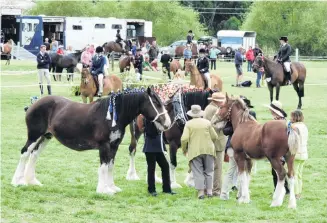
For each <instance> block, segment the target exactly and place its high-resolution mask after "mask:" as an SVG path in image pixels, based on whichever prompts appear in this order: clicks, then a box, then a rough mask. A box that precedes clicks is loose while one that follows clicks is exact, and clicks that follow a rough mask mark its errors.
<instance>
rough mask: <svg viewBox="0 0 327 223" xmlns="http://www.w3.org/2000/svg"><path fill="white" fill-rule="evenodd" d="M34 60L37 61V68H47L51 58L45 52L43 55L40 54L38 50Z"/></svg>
mask: <svg viewBox="0 0 327 223" xmlns="http://www.w3.org/2000/svg"><path fill="white" fill-rule="evenodd" d="M36 61H37V69H49V65H50V63H51V58H50V56H49V54H48V53H47V52H44V54H43V55H42V54H41V52H39V53H38V54H37V55H36Z"/></svg>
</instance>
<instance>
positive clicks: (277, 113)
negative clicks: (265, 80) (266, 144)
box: [265, 101, 290, 194]
mask: <svg viewBox="0 0 327 223" xmlns="http://www.w3.org/2000/svg"><path fill="white" fill-rule="evenodd" d="M265 107H268V108H269V110H270V112H271V114H272V116H273V119H274V120H286V117H287V114H286V112H285V111H284V110H283V105H282V103H281V102H279V101H273V102H271V104H270V105H265ZM285 127H286V124H285ZM280 161H281V163H282V165H283V166H284V165H285V158H284V157H281V159H280ZM271 174H272V175H273V180H274V188H275V189H276V185H277V180H278V178H277V174H276V171H275V170H274V169H271ZM284 187H285V190H286V194H289V192H290V191H289V189H288V184H287V181H286V180H285V184H284ZM275 189H274V190H275Z"/></svg>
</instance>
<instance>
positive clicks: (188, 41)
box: [186, 34, 194, 44]
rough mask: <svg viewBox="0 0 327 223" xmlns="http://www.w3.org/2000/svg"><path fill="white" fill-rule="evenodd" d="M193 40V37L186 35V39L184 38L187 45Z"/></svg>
mask: <svg viewBox="0 0 327 223" xmlns="http://www.w3.org/2000/svg"><path fill="white" fill-rule="evenodd" d="M193 38H194V36H193V35H190V34H188V35H187V37H186V40H187V43H188V44H190V43H192V40H193Z"/></svg>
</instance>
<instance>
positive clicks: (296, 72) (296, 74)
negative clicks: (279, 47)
mask: <svg viewBox="0 0 327 223" xmlns="http://www.w3.org/2000/svg"><path fill="white" fill-rule="evenodd" d="M261 67H264V69H265V75H266V76H265V77H266V80H267V82H268V83H267V85H268V89H269V92H270V102H272V101H273V96H274V95H273V94H274V87H276V100H277V101H278V99H279V91H280V86H284V85H285V83H286V79H285V75H284V69H283V66H282V65H281V64H280V63H277V62H275V61H273V60H270V59H268V58H266V57H263V56H257V57H256V58H255V61H254V63H253V65H252V68H253V72H257V71H258V69H259V68H261ZM291 72H292V75H291V79H292V84H293V87H294V90H295V91H296V93H297V95H298V97H299V103H298V106H297V108H298V109H301V108H302V99H301V98H302V97H304V82H305V78H306V75H307V71H306V68H305V66H304V65H303V64H302V63H299V62H292V64H291ZM268 80H269V81H268Z"/></svg>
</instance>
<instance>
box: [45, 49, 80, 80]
mask: <svg viewBox="0 0 327 223" xmlns="http://www.w3.org/2000/svg"><path fill="white" fill-rule="evenodd" d="M82 52H83V50H82V51H78V52H76V53H71V54H68V55H59V54H57V53H55V52H52V53H49V56H50V58H51V64H50V67H49V71H50V72H51V71H52V72H55V73H56V75H53V79H54V81H57V80H58V81H61V75H62V71H63V69H64V68H66V69H67V72H68V73H69V75H67V80H68V81H69V80H70V78H71V80H72V81H73V79H74V69H75V67H76V65H77V64H78V63H79V62H80V61H81V55H82Z"/></svg>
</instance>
